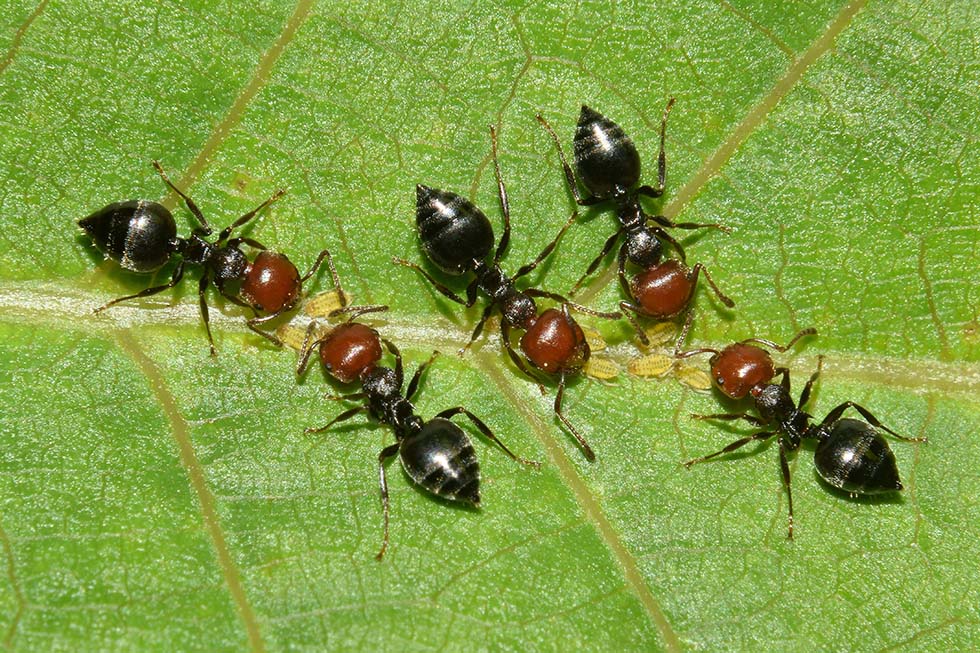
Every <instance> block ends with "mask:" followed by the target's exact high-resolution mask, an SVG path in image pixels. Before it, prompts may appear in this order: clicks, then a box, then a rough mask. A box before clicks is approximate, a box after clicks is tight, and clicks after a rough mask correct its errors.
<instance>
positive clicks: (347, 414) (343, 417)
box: [303, 397, 368, 435]
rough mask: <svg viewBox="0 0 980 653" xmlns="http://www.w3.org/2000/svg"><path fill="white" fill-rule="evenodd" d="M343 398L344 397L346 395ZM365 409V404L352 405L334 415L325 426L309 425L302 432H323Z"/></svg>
mask: <svg viewBox="0 0 980 653" xmlns="http://www.w3.org/2000/svg"><path fill="white" fill-rule="evenodd" d="M343 398H344V399H346V397H343ZM367 409H368V407H367V406H354V407H353V408H351V409H349V410H345V411H344V412H342V413H341V414H340V415H337V416H336V417H334V418H333V419H332V420H330V422H329V423H328V424H327V425H326V426H321V427H320V428H313V427H310V428H308V429H303V433H306V434H307V435H312V434H313V433H323V432H324V431H326V430H327V429H329V428H330V427H331V426H333V425H334V424H337V423H338V422H343V421H346V420H349V419H350V418H351V417H353V416H354V415H357V414H358V413H363V412H364V411H365V410H367Z"/></svg>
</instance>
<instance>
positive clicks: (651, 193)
mask: <svg viewBox="0 0 980 653" xmlns="http://www.w3.org/2000/svg"><path fill="white" fill-rule="evenodd" d="M675 101H676V99H675V98H670V99H669V100H667V106H666V107H664V117H663V118H662V119H661V120H660V155H659V156H658V157H657V186H656V187H655V188H651V187H650V186H640V187H639V188H637V189H636V192H637V193H640V194H641V195H646V196H647V197H660V196H661V195H663V194H664V188H666V187H667V154H666V152H665V151H664V144H665V141H666V140H667V116H669V115H670V110H671V108H672V107H673V106H674V102H675Z"/></svg>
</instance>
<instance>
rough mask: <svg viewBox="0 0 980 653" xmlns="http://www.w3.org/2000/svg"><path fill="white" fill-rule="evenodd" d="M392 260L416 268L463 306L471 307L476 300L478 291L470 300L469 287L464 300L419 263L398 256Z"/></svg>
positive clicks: (426, 278) (433, 284)
mask: <svg viewBox="0 0 980 653" xmlns="http://www.w3.org/2000/svg"><path fill="white" fill-rule="evenodd" d="M391 260H392V262H394V263H397V264H398V265H404V266H405V267H407V268H412V269H413V270H415V271H416V272H418V273H419V274H421V275H422V277H423V278H425V280H426V281H428V282H429V283H431V284H432V286H433V287H434V288H435V289H436V290H438V291H439V292H441V293H442V294H443V295H444V296H446V297H447V298H449V299H451V300H453V301H454V302H456V303H457V304H462V305H463V306H465V307H467V308H469V307H470V306H472V305H473V304H474V303H475V302H476V293H475V292H474V294H473V301H472V302H470V301H468V299H469V289H467V293H466V294H467V299H466V300H464V299H463V298H462V297H460V296H459V295H457V294H456V293H454V292H453V291H452V290H450V289H449V288H447V287H446V286H444V285H442V284H441V283H439V282H438V281H436V280H435V279H433V278H432V275H430V274H429V273H428V272H426V271H425V270H423V269H422V268H421V267H419V265H418V264H416V263H412V262H411V261H406V260H405V259H403V258H397V257H392V259H391Z"/></svg>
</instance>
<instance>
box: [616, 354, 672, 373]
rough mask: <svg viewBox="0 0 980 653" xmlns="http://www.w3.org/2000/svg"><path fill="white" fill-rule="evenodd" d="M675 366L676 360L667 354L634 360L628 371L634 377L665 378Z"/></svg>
mask: <svg viewBox="0 0 980 653" xmlns="http://www.w3.org/2000/svg"><path fill="white" fill-rule="evenodd" d="M673 366H674V359H673V358H671V357H670V356H667V355H665V354H648V355H646V356H641V357H640V358H634V359H633V360H631V361H630V362H629V364H628V365H627V367H626V371H627V372H629V373H630V374H632V375H633V376H644V377H651V376H663V375H664V374H666V373H667V372H669V371H670V368H671V367H673Z"/></svg>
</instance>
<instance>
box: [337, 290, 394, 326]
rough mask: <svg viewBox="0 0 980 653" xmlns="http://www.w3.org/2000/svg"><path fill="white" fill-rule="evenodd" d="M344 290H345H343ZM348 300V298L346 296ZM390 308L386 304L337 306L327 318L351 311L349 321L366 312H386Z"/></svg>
mask: <svg viewBox="0 0 980 653" xmlns="http://www.w3.org/2000/svg"><path fill="white" fill-rule="evenodd" d="M341 292H343V291H341ZM344 299H345V301H346V298H344ZM387 310H388V307H387V306H385V305H384V304H365V305H363V306H342V307H341V308H335V309H333V310H332V311H330V312H329V313H328V314H327V319H330V318H332V317H337V316H338V315H346V314H347V313H350V316H349V317H348V318H347V321H348V322H353V321H354V320H356V319H357V318H359V317H361V316H362V315H364V314H366V313H384V312H385V311H387Z"/></svg>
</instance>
